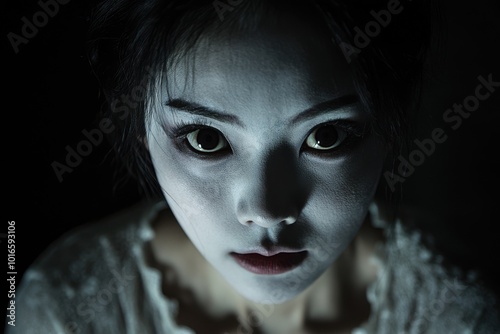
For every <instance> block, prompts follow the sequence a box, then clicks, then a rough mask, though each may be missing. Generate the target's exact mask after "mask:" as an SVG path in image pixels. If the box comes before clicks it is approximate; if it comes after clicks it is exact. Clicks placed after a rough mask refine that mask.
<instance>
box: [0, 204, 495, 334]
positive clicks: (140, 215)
mask: <svg viewBox="0 0 500 334" xmlns="http://www.w3.org/2000/svg"><path fill="white" fill-rule="evenodd" d="M162 208H164V204H162V203H156V204H153V205H151V204H148V205H139V206H136V207H134V208H133V209H131V210H128V211H125V212H122V213H120V214H118V215H114V216H112V217H110V218H108V219H105V220H103V221H99V222H96V223H94V224H87V225H85V226H82V227H79V228H77V229H75V230H73V231H71V232H70V233H69V234H67V235H65V236H64V237H63V238H61V239H60V240H59V241H57V242H56V243H54V244H53V245H52V246H51V247H50V249H49V250H48V251H47V252H45V253H44V254H43V255H42V256H41V257H40V258H39V259H38V260H37V261H36V262H35V263H34V264H33V265H32V266H31V268H30V269H29V270H28V271H26V273H25V275H24V277H23V280H22V282H21V284H20V285H19V286H18V289H17V291H18V293H17V294H16V299H15V301H16V322H15V325H16V326H15V327H14V326H10V325H6V333H8V334H15V333H18V334H70V333H83V334H86V333H103V334H149V333H158V334H170V333H172V334H188V333H194V332H193V331H192V330H190V329H189V328H186V327H182V326H179V325H177V324H176V323H175V320H174V319H175V314H176V311H177V302H176V301H175V300H169V299H167V298H166V297H165V295H164V294H163V293H162V291H161V280H162V278H161V275H160V273H159V271H158V270H156V269H154V268H152V267H150V266H148V264H147V263H146V256H145V253H144V249H145V247H144V245H145V244H146V243H147V242H148V241H149V240H151V238H152V237H153V230H152V228H151V222H152V220H153V219H154V218H155V216H156V215H157V213H158V212H159V210H161V209H162ZM370 210H371V214H372V216H373V217H374V220H373V221H374V224H375V226H378V227H380V228H383V229H385V233H386V237H387V243H386V244H385V245H384V246H383V247H382V248H380V249H379V251H378V253H377V254H376V256H375V257H374V260H376V261H378V262H379V264H380V265H381V268H382V270H380V274H379V276H378V279H377V280H376V281H375V282H374V283H373V284H372V285H371V286H370V288H369V289H368V300H369V302H370V303H371V312H372V313H371V316H370V318H369V320H368V322H367V323H366V324H364V325H363V326H362V327H360V328H358V329H356V330H354V331H353V333H355V334H362V333H389V334H390V333H398V334H399V333H408V334H413V333H415V334H416V333H436V334H443V333H461V334H466V333H471V334H472V333H474V334H475V333H488V334H490V333H500V327H499V323H500V320H499V318H500V317H499V315H498V312H497V311H496V310H495V307H497V305H495V299H494V298H493V296H492V295H490V294H489V293H488V291H487V290H486V289H484V288H482V287H480V286H479V285H478V284H476V282H475V277H474V275H473V274H468V275H465V274H464V273H461V272H460V271H458V270H445V269H444V268H443V266H442V265H441V264H440V259H439V257H436V256H433V255H432V253H431V252H429V251H428V250H427V249H426V248H425V247H424V246H423V245H422V244H421V242H420V237H419V233H416V232H415V233H408V232H406V231H405V230H404V229H403V228H402V224H401V223H400V222H396V223H395V224H391V225H388V224H386V222H384V220H382V219H381V215H380V214H379V212H378V207H377V206H376V205H372V207H371V208H370ZM210 334H212V333H210ZM214 334H215V333H214Z"/></svg>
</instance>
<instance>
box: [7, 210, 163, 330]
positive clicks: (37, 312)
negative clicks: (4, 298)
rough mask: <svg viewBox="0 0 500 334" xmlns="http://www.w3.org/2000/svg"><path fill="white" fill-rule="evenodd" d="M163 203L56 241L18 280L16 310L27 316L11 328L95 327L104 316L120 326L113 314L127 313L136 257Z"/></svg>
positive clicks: (133, 291)
mask: <svg viewBox="0 0 500 334" xmlns="http://www.w3.org/2000/svg"><path fill="white" fill-rule="evenodd" d="M160 207H161V204H157V203H139V204H137V205H135V206H133V207H131V208H128V209H125V210H123V211H121V212H118V213H116V214H113V215H110V216H108V217H105V218H103V219H99V220H96V221H94V222H89V223H87V224H85V225H82V226H80V227H78V228H75V229H73V230H71V231H70V232H69V233H67V234H65V235H63V236H62V237H61V238H60V239H58V240H57V241H56V242H54V243H53V244H52V245H51V246H50V247H49V248H48V249H47V250H46V251H45V252H44V253H42V254H41V255H40V256H39V258H38V259H37V260H36V261H35V262H34V263H33V265H32V266H31V267H30V268H29V269H28V270H27V271H26V272H25V274H24V276H23V278H22V281H21V283H20V284H19V287H18V289H17V290H18V293H16V304H17V312H16V313H17V315H18V317H17V318H18V319H23V320H22V322H21V320H19V322H18V324H19V326H17V324H16V328H15V329H14V328H13V332H12V333H17V332H16V330H17V331H20V332H19V333H21V332H22V333H39V332H46V333H72V332H74V331H75V330H77V329H76V328H77V327H75V326H77V325H78V326H82V325H85V326H86V327H87V326H93V325H94V324H96V323H97V321H96V320H98V319H100V318H101V316H102V317H105V318H107V319H108V320H109V321H108V322H109V324H110V326H115V327H116V326H117V324H116V323H114V324H113V321H111V319H115V318H116V319H120V318H121V317H122V315H123V314H121V312H123V310H122V306H123V304H124V303H123V296H127V295H129V293H130V295H131V296H136V295H137V293H136V292H137V291H136V290H138V289H139V288H138V287H137V281H140V275H141V268H140V267H139V265H138V263H137V262H138V261H137V259H138V256H140V254H141V252H142V249H141V247H142V244H143V241H144V240H147V239H148V238H149V236H148V235H147V233H148V229H147V228H146V226H147V224H146V223H147V222H148V221H150V220H151V219H153V218H154V215H155V214H156V213H157V211H158V210H159V208H160ZM130 298H133V297H130ZM130 298H129V299H130ZM134 298H135V297H134ZM129 301H130V300H129ZM115 313H116V314H115ZM28 319H29V320H28ZM99 322H101V321H99ZM100 326H103V328H104V327H105V323H103V324H100ZM78 328H79V329H81V328H82V327H78ZM115 332H116V329H115V330H114V331H110V333H115Z"/></svg>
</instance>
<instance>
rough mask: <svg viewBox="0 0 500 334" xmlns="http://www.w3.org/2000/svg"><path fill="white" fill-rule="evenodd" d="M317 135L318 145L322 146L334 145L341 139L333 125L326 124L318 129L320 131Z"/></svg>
mask: <svg viewBox="0 0 500 334" xmlns="http://www.w3.org/2000/svg"><path fill="white" fill-rule="evenodd" d="M315 137H316V138H315V139H316V142H317V143H318V145H320V146H322V147H330V146H333V145H334V144H335V143H336V142H337V140H338V139H339V136H338V134H337V131H336V130H335V128H334V127H333V126H324V127H322V128H320V129H318V131H316V136H315Z"/></svg>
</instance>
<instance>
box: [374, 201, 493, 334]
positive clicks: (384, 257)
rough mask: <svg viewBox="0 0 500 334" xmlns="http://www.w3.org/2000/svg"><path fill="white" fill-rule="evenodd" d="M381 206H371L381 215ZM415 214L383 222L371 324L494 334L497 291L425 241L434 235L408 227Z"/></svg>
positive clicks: (392, 329)
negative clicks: (378, 270)
mask: <svg viewBox="0 0 500 334" xmlns="http://www.w3.org/2000/svg"><path fill="white" fill-rule="evenodd" d="M377 210H378V208H376V207H374V208H372V214H373V215H374V216H376V217H378V218H379V219H380V217H382V216H383V215H381V214H380V212H378V211H377ZM411 212H412V211H411V210H407V211H405V212H404V214H402V215H398V217H395V219H394V220H393V221H391V222H389V223H387V222H386V223H385V224H384V222H383V219H382V220H380V221H378V224H379V226H381V227H383V229H384V232H385V236H386V243H385V244H384V245H383V247H381V248H380V249H379V253H378V254H377V261H378V262H379V263H380V264H381V268H382V269H381V270H380V272H379V274H378V278H377V280H376V282H375V283H374V284H373V285H372V286H371V287H370V289H369V291H368V298H369V300H370V303H371V304H372V311H373V312H372V318H371V319H370V326H371V327H369V328H376V330H378V331H380V332H410V333H413V332H425V333H446V332H450V331H453V332H461V333H462V332H463V333H489V332H491V331H492V328H499V327H498V326H499V325H500V316H499V313H498V300H497V299H496V298H495V297H494V294H492V293H491V291H489V289H488V288H487V287H486V286H485V285H483V284H482V282H481V280H480V277H479V276H478V274H477V273H475V272H474V271H464V270H462V269H461V268H459V267H456V266H453V265H450V264H448V263H447V262H446V259H445V258H444V256H442V255H441V254H440V253H439V252H438V251H437V250H436V249H434V248H433V247H432V246H431V245H432V243H431V242H427V241H426V240H427V239H431V238H430V237H429V238H428V236H427V235H425V234H424V232H422V231H419V230H418V229H416V228H412V227H409V226H411V221H409V220H411V219H415V217H417V216H418V213H417V214H416V215H412V214H411ZM417 219H420V218H418V217H417ZM403 220H404V221H403ZM408 221H409V222H408ZM407 222H408V223H407Z"/></svg>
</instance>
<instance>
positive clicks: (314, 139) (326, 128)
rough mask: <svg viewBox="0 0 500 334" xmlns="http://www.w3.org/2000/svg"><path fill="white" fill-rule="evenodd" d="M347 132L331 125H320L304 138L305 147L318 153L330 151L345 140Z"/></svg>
mask: <svg viewBox="0 0 500 334" xmlns="http://www.w3.org/2000/svg"><path fill="white" fill-rule="evenodd" d="M347 136H348V133H347V131H345V130H343V129H342V128H340V127H338V126H335V125H333V124H325V125H320V126H318V127H317V128H316V129H314V130H313V131H312V132H311V133H310V134H309V135H308V136H307V138H306V141H305V142H304V144H305V146H307V147H308V148H312V149H315V150H318V151H330V150H333V149H334V148H336V147H338V146H339V145H340V144H342V142H343V141H344V140H345V139H346V138H347Z"/></svg>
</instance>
